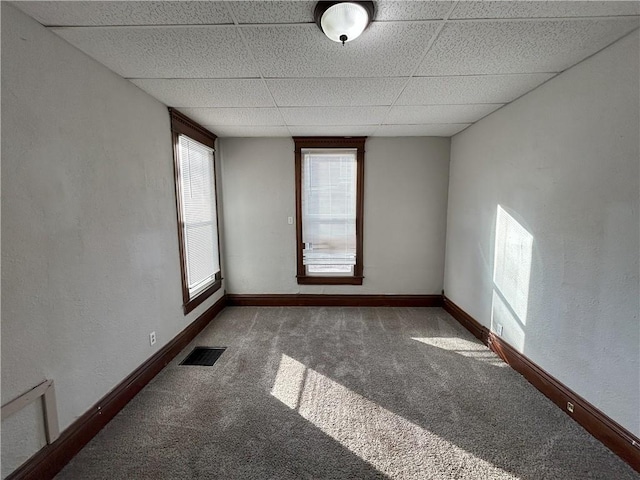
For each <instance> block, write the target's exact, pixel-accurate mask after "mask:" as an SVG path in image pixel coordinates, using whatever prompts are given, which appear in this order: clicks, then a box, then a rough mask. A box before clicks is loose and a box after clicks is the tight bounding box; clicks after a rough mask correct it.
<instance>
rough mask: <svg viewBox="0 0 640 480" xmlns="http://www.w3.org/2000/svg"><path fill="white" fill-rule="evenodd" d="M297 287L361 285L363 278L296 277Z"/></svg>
mask: <svg viewBox="0 0 640 480" xmlns="http://www.w3.org/2000/svg"><path fill="white" fill-rule="evenodd" d="M297 279H298V285H362V280H363V279H364V277H312V276H308V275H298V276H297Z"/></svg>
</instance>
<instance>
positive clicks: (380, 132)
mask: <svg viewBox="0 0 640 480" xmlns="http://www.w3.org/2000/svg"><path fill="white" fill-rule="evenodd" d="M469 125H470V124H467V123H441V124H437V123H436V124H430V125H380V126H379V127H378V129H377V130H376V131H375V133H374V134H373V136H374V137H451V136H453V135H455V134H456V133H458V132H460V131H462V130H464V129H465V128H467V127H468V126H469Z"/></svg>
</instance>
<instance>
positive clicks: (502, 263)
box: [491, 205, 533, 348]
mask: <svg viewBox="0 0 640 480" xmlns="http://www.w3.org/2000/svg"><path fill="white" fill-rule="evenodd" d="M532 258H533V236H532V235H531V234H530V233H529V232H528V231H527V229H526V228H524V227H523V226H522V225H521V224H520V223H519V222H518V221H517V220H516V219H515V218H513V217H512V216H511V215H509V214H508V213H507V212H506V211H505V210H504V209H503V208H502V206H500V205H498V212H497V216H496V235H495V252H494V261H493V285H494V287H493V298H492V300H491V330H492V331H493V332H497V333H498V334H500V335H503V336H505V337H506V338H507V339H508V341H509V342H510V343H511V344H512V345H513V346H514V347H516V348H522V347H523V346H524V335H525V333H524V327H525V325H526V324H527V311H528V308H529V280H530V277H531V261H532ZM501 327H502V331H501ZM502 332H504V333H502Z"/></svg>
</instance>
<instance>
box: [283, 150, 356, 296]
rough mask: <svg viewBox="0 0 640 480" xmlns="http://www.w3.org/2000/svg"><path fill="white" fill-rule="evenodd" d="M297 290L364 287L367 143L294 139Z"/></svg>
mask: <svg viewBox="0 0 640 480" xmlns="http://www.w3.org/2000/svg"><path fill="white" fill-rule="evenodd" d="M294 141H295V145H296V214H297V223H296V229H297V243H298V248H297V254H298V271H297V278H298V283H299V284H315V285H323V284H325V285H362V278H363V276H362V197H363V175H364V142H365V137H353V138H336V137H294Z"/></svg>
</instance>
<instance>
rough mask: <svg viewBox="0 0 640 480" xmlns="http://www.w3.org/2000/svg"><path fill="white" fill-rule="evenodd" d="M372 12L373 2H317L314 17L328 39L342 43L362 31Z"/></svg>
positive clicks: (356, 36)
mask: <svg viewBox="0 0 640 480" xmlns="http://www.w3.org/2000/svg"><path fill="white" fill-rule="evenodd" d="M373 13H374V5H373V2H318V4H317V5H316V9H315V12H314V17H315V21H316V24H317V25H318V27H320V30H322V31H323V32H324V34H325V35H326V36H327V37H329V39H331V40H333V41H334V42H341V43H342V45H344V44H345V43H346V42H350V41H351V40H354V39H356V38H358V37H359V36H360V34H361V33H362V32H364V29H365V28H367V26H368V25H369V24H370V23H371V20H372V19H373Z"/></svg>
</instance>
